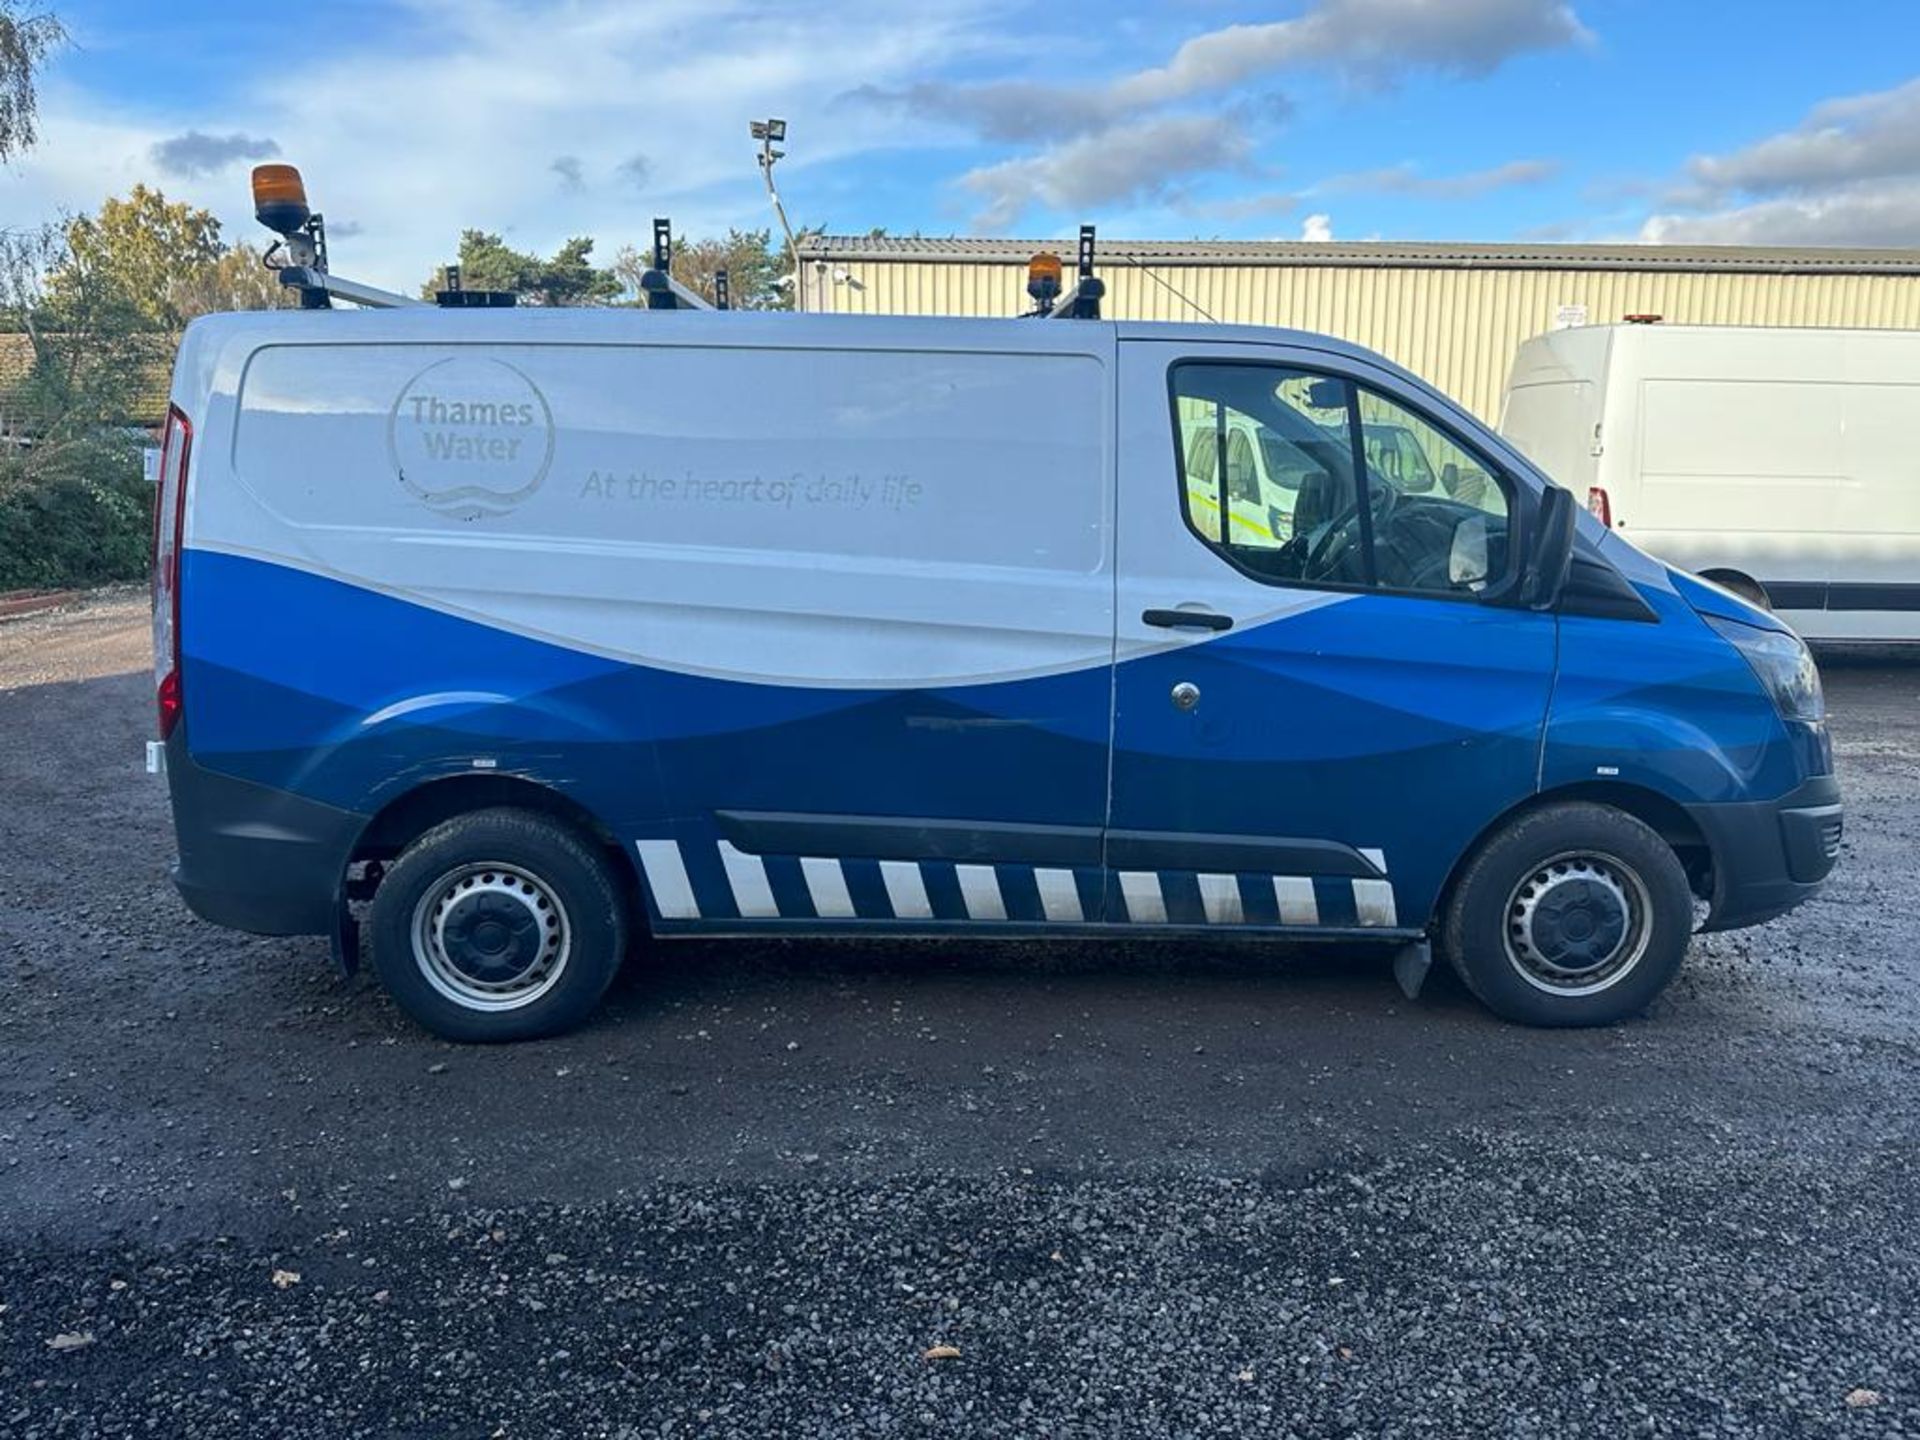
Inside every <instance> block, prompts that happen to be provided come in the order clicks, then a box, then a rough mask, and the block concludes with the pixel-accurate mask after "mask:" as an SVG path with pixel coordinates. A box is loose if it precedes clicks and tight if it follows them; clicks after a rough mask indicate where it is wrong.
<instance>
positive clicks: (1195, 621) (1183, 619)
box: [1140, 610, 1233, 630]
mask: <svg viewBox="0 0 1920 1440" xmlns="http://www.w3.org/2000/svg"><path fill="white" fill-rule="evenodd" d="M1140 618H1141V619H1142V620H1143V621H1145V622H1146V623H1147V624H1149V625H1158V626H1159V627H1160V628H1161V629H1162V630H1231V629H1232V628H1233V617H1232V616H1231V615H1222V614H1220V613H1219V612H1218V611H1214V610H1146V611H1143V612H1141V615H1140Z"/></svg>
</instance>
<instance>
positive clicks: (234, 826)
mask: <svg viewBox="0 0 1920 1440" xmlns="http://www.w3.org/2000/svg"><path fill="white" fill-rule="evenodd" d="M167 788H168V791H169V792H170V795H171V798H172V802H173V830H174V835H175V837H176V840H177V842H178V845H179V849H180V855H179V859H178V860H176V861H175V862H174V865H173V883H174V887H175V888H176V889H177V890H179V892H180V898H181V899H183V900H185V901H186V902H187V908H188V909H190V910H192V911H193V913H194V914H196V915H198V916H199V917H200V918H201V919H202V920H208V921H211V922H212V923H213V924H215V925H224V926H226V927H227V928H228V929H231V930H246V931H250V932H252V933H253V934H255V935H329V934H332V933H333V930H334V927H335V917H336V916H337V915H338V914H339V908H340V907H339V900H340V883H341V878H342V876H343V875H344V874H345V872H346V863H347V857H348V856H349V855H350V854H351V853H352V849H353V844H354V841H355V839H356V838H357V837H358V836H359V834H360V830H361V827H362V826H363V825H365V823H366V817H365V816H362V815H356V814H354V813H352V812H351V811H346V810H338V809H335V808H334V807H333V806H331V805H322V804H320V803H319V802H318V801H314V800H308V799H305V798H303V797H302V796H299V795H293V794H289V793H288V792H287V791H284V790H276V789H272V788H270V787H268V786H265V785H256V784H254V783H253V782H252V781H250V780H239V779H235V778H234V777H233V776H231V775H222V774H220V773H219V772H217V771H213V770H208V769H205V768H203V767H202V766H199V765H196V764H194V762H193V761H192V759H191V758H189V756H188V754H187V747H186V743H185V740H184V738H183V735H182V732H181V731H180V730H175V732H174V734H173V737H172V738H171V739H170V740H169V741H168V742H167Z"/></svg>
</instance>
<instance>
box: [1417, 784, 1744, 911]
mask: <svg viewBox="0 0 1920 1440" xmlns="http://www.w3.org/2000/svg"><path fill="white" fill-rule="evenodd" d="M1570 800H1585V801H1588V802H1590V803H1592V804H1595V805H1606V806H1609V807H1611V808H1612V809H1615V810H1619V811H1622V812H1624V813H1625V814H1628V815H1631V816H1633V818H1634V819H1636V820H1638V821H1640V822H1641V823H1642V824H1644V825H1646V826H1647V827H1648V828H1649V829H1651V830H1652V831H1653V832H1654V833H1655V834H1657V835H1658V836H1659V837H1660V838H1661V839H1662V840H1664V841H1666V842H1667V845H1668V846H1669V848H1671V849H1672V851H1673V853H1674V855H1675V856H1677V857H1678V858H1679V861H1680V866H1681V868H1682V869H1683V870H1685V871H1686V872H1687V884H1688V886H1689V887H1690V888H1691V889H1692V891H1693V894H1694V897H1695V898H1696V899H1698V900H1703V901H1710V900H1711V899H1712V898H1713V847H1712V846H1711V845H1709V844H1708V843H1707V837H1706V835H1705V833H1704V832H1703V831H1702V830H1701V829H1700V827H1699V826H1698V825H1696V824H1695V823H1694V821H1693V817H1692V816H1691V815H1689V814H1687V812H1686V810H1685V808H1684V807H1682V806H1681V805H1680V804H1679V802H1678V801H1675V800H1672V799H1669V798H1668V797H1667V796H1665V795H1662V794H1661V793H1660V792H1659V791H1658V790H1650V789H1648V788H1646V787H1645V786H1642V785H1631V784H1624V783H1621V782H1618V781H1615V782H1605V781H1602V782H1583V783H1581V784H1577V785H1562V786H1560V787H1559V788H1558V789H1554V790H1543V791H1541V792H1540V793H1539V794H1537V795H1529V796H1528V797H1527V798H1526V799H1525V800H1522V801H1521V802H1520V803H1519V804H1517V805H1513V806H1510V807H1509V808H1508V809H1506V810H1504V811H1502V812H1501V813H1500V814H1498V815H1496V816H1495V817H1494V818H1493V819H1492V820H1490V821H1488V822H1487V824H1486V825H1485V826H1484V827H1482V829H1481V831H1480V833H1479V834H1478V835H1476V836H1474V837H1473V843H1472V844H1471V845H1468V846H1467V847H1466V848H1465V849H1464V850H1462V851H1461V852H1460V858H1459V859H1457V860H1455V861H1454V862H1453V868H1452V869H1451V870H1449V871H1448V872H1447V879H1446V883H1445V884H1443V885H1442V886H1441V887H1440V892H1439V894H1438V895H1437V896H1436V897H1435V899H1434V905H1433V914H1434V921H1435V923H1436V924H1437V923H1438V920H1439V917H1441V916H1442V915H1444V914H1446V910H1447V906H1448V904H1449V903H1450V902H1451V901H1452V899H1453V892H1454V889H1455V887H1456V886H1458V885H1459V883H1460V876H1461V875H1462V874H1463V873H1464V872H1465V870H1466V868H1467V862H1468V861H1470V860H1472V859H1473V857H1474V856H1475V855H1477V854H1478V853H1479V852H1480V851H1481V849H1482V848H1484V847H1485V846H1486V844H1487V842H1488V841H1490V840H1491V839H1492V838H1493V837H1494V836H1496V835H1498V834H1499V833H1500V832H1501V831H1503V830H1505V829H1506V828H1507V827H1508V826H1509V825H1512V824H1513V823H1514V822H1515V821H1516V820H1519V819H1520V818H1521V817H1522V816H1525V815H1528V814H1531V813H1532V812H1533V811H1535V810H1540V809H1544V808H1546V807H1547V806H1549V805H1556V804H1560V803H1561V802H1563V801H1570Z"/></svg>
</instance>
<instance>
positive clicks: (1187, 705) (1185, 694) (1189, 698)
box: [1172, 680, 1200, 710]
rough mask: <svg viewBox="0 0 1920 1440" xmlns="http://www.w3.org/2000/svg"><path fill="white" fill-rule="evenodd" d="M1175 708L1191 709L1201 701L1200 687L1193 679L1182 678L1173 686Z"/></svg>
mask: <svg viewBox="0 0 1920 1440" xmlns="http://www.w3.org/2000/svg"><path fill="white" fill-rule="evenodd" d="M1172 698H1173V708H1174V709H1176V710H1191V709H1193V708H1194V706H1196V705H1198V704H1199V703H1200V687H1199V686H1198V685H1196V684H1194V683H1193V682H1192V681H1191V680H1182V681H1181V682H1180V683H1179V684H1178V685H1176V686H1174V687H1173V697H1172Z"/></svg>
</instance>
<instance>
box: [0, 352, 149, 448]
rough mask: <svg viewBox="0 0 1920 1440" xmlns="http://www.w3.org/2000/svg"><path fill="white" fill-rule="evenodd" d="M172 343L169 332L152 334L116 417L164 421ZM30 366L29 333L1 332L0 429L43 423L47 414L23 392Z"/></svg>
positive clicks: (23, 429) (27, 429) (34, 428)
mask: <svg viewBox="0 0 1920 1440" xmlns="http://www.w3.org/2000/svg"><path fill="white" fill-rule="evenodd" d="M54 338H56V339H57V338H59V337H58V336H57V335H56V336H55V337H54ZM175 343H176V342H175V339H174V337H172V336H156V337H155V339H154V343H153V346H152V352H153V353H152V355H151V358H149V359H147V360H146V361H144V362H143V363H142V364H141V365H140V366H139V369H138V371H137V372H136V374H135V376H134V384H133V386H132V387H131V390H130V393H129V394H128V395H127V397H126V404H127V410H128V413H127V414H125V415H123V416H119V417H116V418H117V419H118V420H119V421H121V422H122V423H125V424H128V425H140V426H145V427H147V428H148V429H157V428H158V427H159V426H160V425H161V424H163V423H164V422H165V420H166V418H167V392H168V389H169V388H170V385H171V382H172V368H173V367H172V360H173V349H174V345H175ZM33 366H34V350H33V340H32V337H30V336H28V335H25V334H23V333H21V332H19V331H4V332H0V433H37V432H38V431H39V430H40V429H41V428H42V426H43V424H44V421H45V419H46V417H45V416H43V415H41V414H39V413H38V407H37V405H36V404H35V402H34V400H33V399H32V397H30V396H27V395H25V394H24V393H23V387H24V386H25V385H26V382H27V380H28V379H29V377H31V375H32V374H33Z"/></svg>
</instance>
